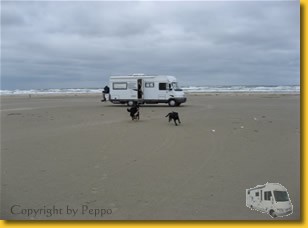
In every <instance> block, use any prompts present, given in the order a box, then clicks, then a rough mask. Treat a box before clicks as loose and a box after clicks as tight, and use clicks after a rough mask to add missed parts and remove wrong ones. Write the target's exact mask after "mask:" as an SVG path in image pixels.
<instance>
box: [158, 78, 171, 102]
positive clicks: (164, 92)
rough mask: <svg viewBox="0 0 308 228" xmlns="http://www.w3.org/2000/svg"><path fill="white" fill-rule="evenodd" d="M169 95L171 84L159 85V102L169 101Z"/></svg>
mask: <svg viewBox="0 0 308 228" xmlns="http://www.w3.org/2000/svg"><path fill="white" fill-rule="evenodd" d="M168 93H169V84H168V83H166V82H159V83H158V100H166V99H168V97H169V96H168Z"/></svg>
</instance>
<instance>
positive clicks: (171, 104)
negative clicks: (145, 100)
mask: <svg viewBox="0 0 308 228" xmlns="http://www.w3.org/2000/svg"><path fill="white" fill-rule="evenodd" d="M168 104H169V106H170V107H174V106H176V102H175V100H169V102H168Z"/></svg>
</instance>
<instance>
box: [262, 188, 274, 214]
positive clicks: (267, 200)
mask: <svg viewBox="0 0 308 228" xmlns="http://www.w3.org/2000/svg"><path fill="white" fill-rule="evenodd" d="M273 202H274V197H273V194H272V192H271V191H264V200H263V208H264V211H269V210H270V209H272V208H273Z"/></svg>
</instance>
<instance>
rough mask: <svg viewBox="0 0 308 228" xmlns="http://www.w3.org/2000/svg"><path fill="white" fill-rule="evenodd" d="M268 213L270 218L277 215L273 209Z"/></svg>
mask: <svg viewBox="0 0 308 228" xmlns="http://www.w3.org/2000/svg"><path fill="white" fill-rule="evenodd" d="M269 214H270V216H272V218H276V217H277V215H276V213H275V211H274V210H271V211H270V213H269Z"/></svg>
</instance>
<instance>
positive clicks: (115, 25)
mask: <svg viewBox="0 0 308 228" xmlns="http://www.w3.org/2000/svg"><path fill="white" fill-rule="evenodd" d="M1 29H2V31H1V55H2V58H1V82H2V85H1V87H2V89H17V88H18V89H30V88H34V89H38V88H78V87H79V88H85V87H103V86H104V85H105V84H106V83H107V81H108V78H109V76H110V75H127V74H132V73H146V74H168V75H174V76H176V77H177V78H178V80H179V82H180V84H181V85H291V84H292V85H294V84H299V82H300V75H299V61H300V36H299V34H300V17H299V1H260V2H244V1H234V2H232V1H231V2H230V1H219V2H210V1H207V2H202V1H197V2H162V1H160V2H140V1H139V2H102V1H101V2H100V1H96V2H86V1H84V2H83V1H65V2H61V1H50V2H39V1H34V2H29V1H28V2H20V1H19V2H18V1H16V2H12V1H7V2H1Z"/></svg>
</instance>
